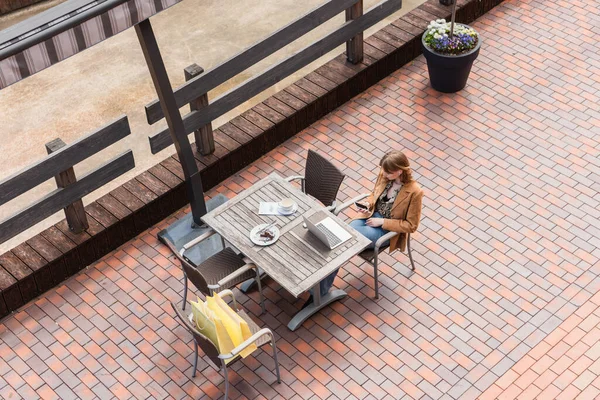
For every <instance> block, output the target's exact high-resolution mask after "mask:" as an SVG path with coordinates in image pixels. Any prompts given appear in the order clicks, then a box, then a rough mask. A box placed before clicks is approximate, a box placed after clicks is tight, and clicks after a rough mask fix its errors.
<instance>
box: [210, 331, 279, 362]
mask: <svg viewBox="0 0 600 400" xmlns="http://www.w3.org/2000/svg"><path fill="white" fill-rule="evenodd" d="M264 335H269V336H270V337H271V343H274V342H275V337H274V336H273V332H271V330H270V329H269V328H262V329H261V330H260V331H258V332H256V333H255V334H254V335H252V336H250V337H249V338H248V339H247V340H245V341H244V342H243V343H240V345H239V346H237V347H236V348H235V349H233V350H231V352H230V353H229V354H220V355H219V358H220V359H222V360H227V359H229V358H232V357H235V356H237V355H238V354H240V352H242V351H243V350H244V349H245V348H246V347H248V346H250V345H251V344H252V343H254V342H256V341H257V340H258V339H260V338H261V337H263V336H264Z"/></svg>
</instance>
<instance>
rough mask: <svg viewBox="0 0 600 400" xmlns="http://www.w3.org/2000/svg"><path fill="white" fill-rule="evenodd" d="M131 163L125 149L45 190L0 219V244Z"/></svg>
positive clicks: (130, 153)
mask: <svg viewBox="0 0 600 400" xmlns="http://www.w3.org/2000/svg"><path fill="white" fill-rule="evenodd" d="M134 166H135V161H134V159H133V153H132V151H131V150H129V151H127V152H125V153H123V154H121V155H120V156H118V157H116V158H114V159H112V160H111V161H109V162H108V163H106V164H104V165H103V166H101V167H100V168H98V169H96V170H94V171H92V172H90V173H89V174H87V175H85V176H83V177H82V178H81V179H79V180H78V181H77V183H74V184H72V185H69V186H67V187H65V188H59V189H56V190H55V191H53V192H51V193H49V194H48V195H47V196H45V197H44V198H42V199H41V200H38V201H37V202H35V203H33V204H31V205H30V206H28V207H27V208H25V209H24V210H22V211H19V212H18V213H16V214H14V215H12V216H10V217H8V218H7V219H5V220H3V221H1V222H0V244H1V243H4V242H6V241H7V240H8V239H10V238H12V237H13V236H15V235H17V234H19V233H21V232H23V231H24V230H26V229H27V228H29V227H30V226H32V225H34V224H37V223H38V222H40V221H42V220H44V219H45V218H47V217H49V216H51V215H52V214H54V213H55V212H57V211H59V210H61V209H62V208H64V207H66V206H67V205H68V204H71V203H73V202H74V201H76V200H78V199H81V198H82V197H83V196H85V195H87V194H89V193H91V192H93V191H94V190H96V189H98V188H99V187H100V186H103V185H104V184H106V183H107V182H110V181H111V180H113V179H115V178H116V177H118V176H120V175H122V174H123V173H125V172H127V171H129V170H130V169H132V168H133V167H134Z"/></svg>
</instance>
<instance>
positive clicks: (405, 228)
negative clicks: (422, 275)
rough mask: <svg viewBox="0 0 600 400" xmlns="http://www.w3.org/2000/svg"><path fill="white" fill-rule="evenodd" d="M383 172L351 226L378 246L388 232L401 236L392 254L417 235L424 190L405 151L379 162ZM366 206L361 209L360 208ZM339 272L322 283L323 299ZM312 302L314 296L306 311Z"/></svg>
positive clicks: (386, 156) (395, 237)
mask: <svg viewBox="0 0 600 400" xmlns="http://www.w3.org/2000/svg"><path fill="white" fill-rule="evenodd" d="M379 166H380V167H381V170H380V172H379V176H378V177H377V181H376V182H375V188H374V189H373V191H372V192H371V194H370V196H369V197H367V199H366V201H365V202H364V203H357V209H356V211H357V215H356V216H355V219H354V220H353V221H352V222H351V223H350V226H352V227H353V228H354V229H356V230H357V231H358V232H360V233H361V234H362V235H364V236H365V237H367V238H368V239H370V240H371V245H370V247H371V248H374V247H375V242H377V240H378V239H379V238H381V237H382V236H383V235H385V234H386V233H388V232H398V233H400V235H397V236H394V237H393V238H392V239H391V241H390V243H389V246H390V250H389V251H390V252H392V251H394V250H396V249H397V248H399V249H400V251H404V250H405V249H406V238H407V235H406V234H407V233H413V232H415V231H416V230H417V227H418V226H419V221H420V219H421V205H422V201H423V190H422V189H421V187H420V186H419V184H418V183H417V182H416V181H415V180H414V179H413V177H412V171H411V168H410V163H409V162H408V158H406V156H405V155H404V153H402V152H401V151H392V152H389V153H387V154H386V155H384V156H383V158H382V159H381V161H380V162H379ZM361 205H362V206H364V208H361V207H360V206H361ZM338 271H339V270H336V271H334V272H333V273H331V274H330V275H329V276H327V277H326V278H325V279H323V280H322V281H321V284H320V287H321V296H324V295H326V294H327V292H329V289H331V286H332V285H333V281H334V279H335V277H336V275H337V273H338ZM311 302H312V296H311V297H310V298H309V299H308V301H307V302H306V304H305V305H304V307H306V306H307V305H308V304H310V303H311Z"/></svg>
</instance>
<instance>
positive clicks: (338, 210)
mask: <svg viewBox="0 0 600 400" xmlns="http://www.w3.org/2000/svg"><path fill="white" fill-rule="evenodd" d="M367 197H369V193H364V194H360V195H358V196H356V197H355V198H353V199H351V200H348V201H347V202H345V203H342V204H340V205H339V206H338V207H337V208H336V209H335V211H334V212H333V213H334V214H335V215H338V214H339V213H340V212H342V211H343V210H344V209H346V208H348V207H350V206H351V205H352V204H354V203H355V202H357V201H360V200H362V199H366V198H367Z"/></svg>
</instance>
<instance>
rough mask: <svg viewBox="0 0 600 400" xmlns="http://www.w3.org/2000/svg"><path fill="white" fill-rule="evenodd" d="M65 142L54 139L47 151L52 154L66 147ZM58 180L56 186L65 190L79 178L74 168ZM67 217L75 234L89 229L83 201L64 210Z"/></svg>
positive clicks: (74, 203) (47, 145) (65, 171)
mask: <svg viewBox="0 0 600 400" xmlns="http://www.w3.org/2000/svg"><path fill="white" fill-rule="evenodd" d="M65 146H66V144H65V142H63V141H62V139H54V140H52V141H51V142H48V143H46V151H47V152H48V154H52V153H54V152H55V151H58V150H59V149H61V148H63V147H65ZM54 178H55V179H56V186H58V187H59V188H65V187H67V186H69V185H71V184H73V183H75V182H77V177H76V176H75V170H74V169H73V167H70V168H67V169H66V170H64V171H62V172H60V173H59V174H58V175H56V176H55V177H54ZM64 210H65V216H66V217H67V223H68V224H69V229H71V231H72V232H74V233H81V232H83V231H84V230H86V229H87V228H88V227H89V224H88V221H87V216H86V215H85V210H84V209H83V201H81V199H79V200H77V201H75V202H73V203H71V204H69V205H68V206H66V207H65V208H64Z"/></svg>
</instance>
